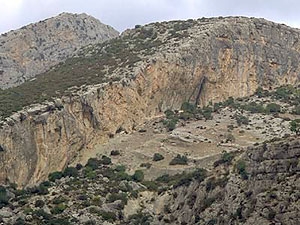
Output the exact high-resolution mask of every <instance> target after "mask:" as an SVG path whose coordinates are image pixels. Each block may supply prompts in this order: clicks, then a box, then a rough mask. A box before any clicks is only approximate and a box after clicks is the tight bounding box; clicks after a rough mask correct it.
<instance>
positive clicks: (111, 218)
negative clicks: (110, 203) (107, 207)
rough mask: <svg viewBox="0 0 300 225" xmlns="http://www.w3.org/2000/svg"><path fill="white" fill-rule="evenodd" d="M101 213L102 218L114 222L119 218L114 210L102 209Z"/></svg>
mask: <svg viewBox="0 0 300 225" xmlns="http://www.w3.org/2000/svg"><path fill="white" fill-rule="evenodd" d="M99 215H100V216H101V217H102V219H104V220H106V221H109V222H114V221H115V220H116V219H117V215H116V214H115V213H114V212H108V211H103V210H101V211H100V212H99Z"/></svg>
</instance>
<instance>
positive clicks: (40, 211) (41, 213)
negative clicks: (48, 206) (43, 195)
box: [33, 209, 52, 220]
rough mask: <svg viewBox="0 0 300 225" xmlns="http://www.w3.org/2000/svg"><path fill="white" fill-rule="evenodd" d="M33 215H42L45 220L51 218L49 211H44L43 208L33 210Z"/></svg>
mask: <svg viewBox="0 0 300 225" xmlns="http://www.w3.org/2000/svg"><path fill="white" fill-rule="evenodd" d="M33 215H36V216H37V217H42V218H43V219H45V220H50V219H51V218H52V215H51V214H49V213H46V212H45V211H44V210H43V209H38V210H36V211H34V212H33Z"/></svg>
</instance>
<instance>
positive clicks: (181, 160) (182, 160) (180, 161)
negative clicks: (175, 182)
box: [169, 154, 188, 165]
mask: <svg viewBox="0 0 300 225" xmlns="http://www.w3.org/2000/svg"><path fill="white" fill-rule="evenodd" d="M187 164H188V159H187V157H186V156H184V155H179V154H178V155H177V156H175V157H174V158H173V159H172V160H171V162H170V163H169V165H187Z"/></svg>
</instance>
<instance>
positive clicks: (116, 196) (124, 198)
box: [107, 193, 128, 205]
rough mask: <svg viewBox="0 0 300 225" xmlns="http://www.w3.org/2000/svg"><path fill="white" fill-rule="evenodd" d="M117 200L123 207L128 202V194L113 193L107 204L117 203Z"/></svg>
mask: <svg viewBox="0 0 300 225" xmlns="http://www.w3.org/2000/svg"><path fill="white" fill-rule="evenodd" d="M117 200H121V201H122V203H123V205H126V204H127V201H128V197H127V194H126V193H111V194H110V195H109V196H108V198H107V202H109V203H111V202H115V201H117Z"/></svg>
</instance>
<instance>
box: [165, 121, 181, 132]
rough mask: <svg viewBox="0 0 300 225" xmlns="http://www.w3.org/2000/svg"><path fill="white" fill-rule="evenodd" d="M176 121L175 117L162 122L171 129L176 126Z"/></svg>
mask: <svg viewBox="0 0 300 225" xmlns="http://www.w3.org/2000/svg"><path fill="white" fill-rule="evenodd" d="M177 122H178V119H177V118H173V119H167V120H164V121H163V124H164V125H165V126H166V127H167V128H168V131H172V130H174V129H175V128H176V124H177Z"/></svg>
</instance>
